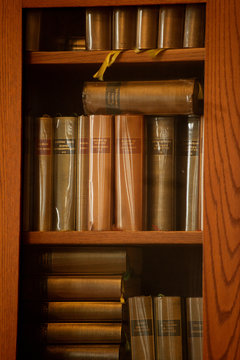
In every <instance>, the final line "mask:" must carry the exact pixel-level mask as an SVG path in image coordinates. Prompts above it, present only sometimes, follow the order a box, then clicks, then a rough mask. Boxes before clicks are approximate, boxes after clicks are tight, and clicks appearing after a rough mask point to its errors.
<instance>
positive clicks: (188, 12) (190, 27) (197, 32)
mask: <svg viewBox="0 0 240 360" xmlns="http://www.w3.org/2000/svg"><path fill="white" fill-rule="evenodd" d="M204 30H205V6H204V5H203V4H188V5H186V9H185V24H184V37H183V47H186V48H197V47H203V46H204V35H205V31H204Z"/></svg>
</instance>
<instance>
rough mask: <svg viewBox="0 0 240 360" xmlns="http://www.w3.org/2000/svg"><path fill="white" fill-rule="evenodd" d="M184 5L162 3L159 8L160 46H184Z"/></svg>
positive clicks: (165, 47)
mask: <svg viewBox="0 0 240 360" xmlns="http://www.w3.org/2000/svg"><path fill="white" fill-rule="evenodd" d="M184 11H185V8H184V6H183V5H161V6H160V8H159V23H158V48H160V49H170V48H182V46H183V27H184Z"/></svg>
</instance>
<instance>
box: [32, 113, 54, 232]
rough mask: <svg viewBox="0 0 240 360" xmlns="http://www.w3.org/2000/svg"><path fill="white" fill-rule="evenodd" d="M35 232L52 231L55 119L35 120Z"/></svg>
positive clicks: (43, 118) (39, 118)
mask: <svg viewBox="0 0 240 360" xmlns="http://www.w3.org/2000/svg"><path fill="white" fill-rule="evenodd" d="M33 159H34V164H33V168H34V193H33V230H38V231H49V230H52V212H53V118H51V117H50V116H47V115H45V116H43V117H38V118H36V119H35V120H34V158H33Z"/></svg>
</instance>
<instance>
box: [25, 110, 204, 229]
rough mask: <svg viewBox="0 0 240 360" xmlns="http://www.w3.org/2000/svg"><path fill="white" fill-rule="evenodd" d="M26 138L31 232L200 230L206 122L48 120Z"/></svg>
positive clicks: (179, 119)
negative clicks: (202, 131)
mask: <svg viewBox="0 0 240 360" xmlns="http://www.w3.org/2000/svg"><path fill="white" fill-rule="evenodd" d="M32 125H34V127H33V129H32V130H33V132H31V126H32ZM114 132H115V135H114ZM26 137H27V138H28V139H26V150H25V177H24V213H23V221H24V224H23V228H24V230H37V231H48V230H78V231H81V230H98V231H100V230H113V229H114V230H147V229H148V230H175V229H177V230H199V229H200V211H199V210H200V209H199V207H200V201H199V193H200V184H201V181H199V178H200V172H201V171H200V164H201V161H200V117H199V116H197V115H189V116H179V117H174V116H172V117H160V116H145V117H144V116H143V115H133V114H132V115H116V116H115V117H114V116H112V115H89V116H80V117H78V118H77V117H56V118H52V117H50V116H44V117H40V118H36V119H33V121H32V119H31V121H29V123H28V129H27V130H26ZM32 145H33V148H32V147H31V146H32ZM114 187H115V189H114V190H113V188H114Z"/></svg>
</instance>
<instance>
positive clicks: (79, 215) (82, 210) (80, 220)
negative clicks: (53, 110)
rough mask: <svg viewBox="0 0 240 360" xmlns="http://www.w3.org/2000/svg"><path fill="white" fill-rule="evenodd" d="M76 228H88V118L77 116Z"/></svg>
mask: <svg viewBox="0 0 240 360" xmlns="http://www.w3.org/2000/svg"><path fill="white" fill-rule="evenodd" d="M76 163H77V164H76V170H77V193H76V197H77V198H76V230H78V231H82V230H88V201H89V118H88V116H84V115H82V116H79V117H78V135H77V161H76Z"/></svg>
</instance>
